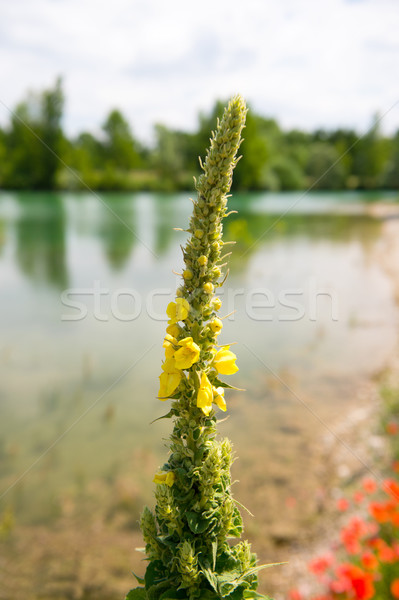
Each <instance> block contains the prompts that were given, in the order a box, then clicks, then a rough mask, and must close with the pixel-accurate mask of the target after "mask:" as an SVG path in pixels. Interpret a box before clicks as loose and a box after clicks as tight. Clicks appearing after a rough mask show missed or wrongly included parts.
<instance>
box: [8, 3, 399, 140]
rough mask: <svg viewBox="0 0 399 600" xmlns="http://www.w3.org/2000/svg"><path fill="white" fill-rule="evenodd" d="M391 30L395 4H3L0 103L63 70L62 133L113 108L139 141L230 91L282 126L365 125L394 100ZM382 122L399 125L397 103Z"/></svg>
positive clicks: (94, 123) (395, 48)
mask: <svg viewBox="0 0 399 600" xmlns="http://www.w3.org/2000/svg"><path fill="white" fill-rule="evenodd" d="M398 29H399V11H398V10H397V3H396V0H358V1H351V2H350V1H345V0H323V2H320V1H319V0H302V1H301V2H298V0H281V1H277V0H247V1H246V2H245V3H244V2H242V0H241V1H240V2H238V1H236V0H234V1H233V0H218V1H216V0H212V1H211V0H202V2H201V3H194V2H189V1H188V0H185V1H184V2H183V1H182V0H168V2H165V0H113V2H112V3H106V4H105V3H100V2H98V0H84V1H82V0H36V1H35V2H34V3H32V2H31V1H29V0H18V2H11V3H8V2H7V3H6V2H5V1H3V2H0V77H1V81H2V82H3V85H2V88H1V91H0V100H1V101H2V102H3V103H4V104H6V105H7V106H9V107H13V106H15V103H16V102H17V101H18V100H20V99H21V98H22V97H23V96H24V93H25V91H26V89H27V88H37V89H40V88H42V87H43V86H48V85H50V84H52V82H54V80H55V78H56V76H57V75H58V74H62V75H64V87H65V92H66V97H67V105H66V119H65V125H66V128H67V131H68V132H69V133H76V132H77V131H80V130H82V129H93V128H96V127H99V125H100V123H101V122H102V121H103V120H104V117H105V115H106V113H107V111H108V110H110V109H111V108H112V107H115V106H117V107H119V108H121V110H122V111H123V112H124V113H125V114H126V115H127V117H128V118H129V120H130V121H131V123H132V125H133V129H134V131H135V132H136V133H137V134H138V135H139V136H141V137H148V136H149V135H150V132H151V127H152V124H153V123H154V122H157V121H162V122H165V123H167V124H169V125H170V126H175V127H181V128H191V127H194V126H195V121H196V117H197V114H198V111H199V110H208V109H209V108H210V107H211V106H212V104H213V102H214V100H215V99H216V98H225V97H227V96H229V95H231V94H233V93H236V92H240V93H242V94H243V95H244V96H245V97H246V98H247V99H248V100H249V101H250V102H251V103H252V105H253V106H254V108H256V109H257V110H258V111H259V112H261V113H262V114H265V115H270V116H275V117H276V118H277V119H278V120H279V121H280V122H281V123H283V125H285V126H287V127H288V126H298V127H306V128H313V127H316V126H325V127H334V126H338V125H340V126H352V127H356V128H357V129H361V130H364V129H366V127H367V126H368V125H369V124H370V122H371V117H372V115H373V113H374V112H375V111H377V110H379V111H380V112H381V113H383V112H385V111H386V110H388V109H389V107H390V106H391V105H392V104H393V103H394V102H395V101H397V100H399V89H398V85H397V73H398V66H399V43H398V41H397V39H398V38H397V31H398ZM0 120H1V121H2V122H3V123H4V122H5V121H6V120H8V115H7V111H6V110H5V109H3V110H1V111H0ZM383 124H384V127H385V129H387V130H389V131H392V130H394V129H395V128H398V127H399V108H398V107H396V109H393V110H392V111H391V112H390V113H389V114H388V115H387V116H386V117H385V118H384V119H383Z"/></svg>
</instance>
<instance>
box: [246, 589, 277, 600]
mask: <svg viewBox="0 0 399 600" xmlns="http://www.w3.org/2000/svg"><path fill="white" fill-rule="evenodd" d="M243 597H244V598H245V600H271V599H270V598H269V596H264V594H259V592H256V591H255V590H244V594H243Z"/></svg>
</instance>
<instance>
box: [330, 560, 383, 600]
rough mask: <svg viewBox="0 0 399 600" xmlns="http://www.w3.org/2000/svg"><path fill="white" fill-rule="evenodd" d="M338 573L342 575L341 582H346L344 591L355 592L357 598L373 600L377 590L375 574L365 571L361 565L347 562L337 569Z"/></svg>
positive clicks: (358, 599) (359, 599)
mask: <svg viewBox="0 0 399 600" xmlns="http://www.w3.org/2000/svg"><path fill="white" fill-rule="evenodd" d="M337 574H338V575H339V577H340V580H341V583H342V584H344V585H343V586H342V588H343V589H342V591H343V592H345V591H351V592H353V593H354V594H355V596H354V597H355V598H356V599H357V600H371V598H372V597H373V596H374V591H375V590H374V585H373V575H372V574H371V573H365V572H364V571H363V570H362V569H361V568H360V567H357V566H356V565H352V564H350V563H346V564H343V565H341V566H340V567H339V569H337ZM345 583H346V585H345ZM348 584H349V588H348Z"/></svg>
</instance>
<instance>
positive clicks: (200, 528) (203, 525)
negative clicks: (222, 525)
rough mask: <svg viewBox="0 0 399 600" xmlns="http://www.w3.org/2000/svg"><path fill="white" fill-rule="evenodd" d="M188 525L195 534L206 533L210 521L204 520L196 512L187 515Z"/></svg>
mask: <svg viewBox="0 0 399 600" xmlns="http://www.w3.org/2000/svg"><path fill="white" fill-rule="evenodd" d="M186 518H187V523H188V526H189V527H190V529H191V531H192V532H193V533H204V531H205V530H206V529H208V526H209V521H208V520H207V519H202V518H201V516H200V515H199V514H198V513H196V512H188V513H186Z"/></svg>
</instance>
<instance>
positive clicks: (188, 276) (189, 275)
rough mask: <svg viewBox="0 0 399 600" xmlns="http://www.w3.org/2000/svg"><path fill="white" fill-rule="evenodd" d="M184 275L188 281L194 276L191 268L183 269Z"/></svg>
mask: <svg viewBox="0 0 399 600" xmlns="http://www.w3.org/2000/svg"><path fill="white" fill-rule="evenodd" d="M183 277H184V279H185V280H186V281H190V279H192V278H193V272H192V270H191V269H185V270H184V271H183Z"/></svg>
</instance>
